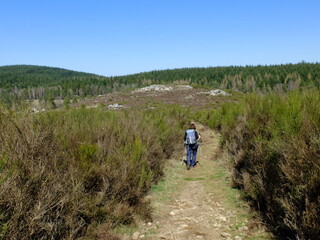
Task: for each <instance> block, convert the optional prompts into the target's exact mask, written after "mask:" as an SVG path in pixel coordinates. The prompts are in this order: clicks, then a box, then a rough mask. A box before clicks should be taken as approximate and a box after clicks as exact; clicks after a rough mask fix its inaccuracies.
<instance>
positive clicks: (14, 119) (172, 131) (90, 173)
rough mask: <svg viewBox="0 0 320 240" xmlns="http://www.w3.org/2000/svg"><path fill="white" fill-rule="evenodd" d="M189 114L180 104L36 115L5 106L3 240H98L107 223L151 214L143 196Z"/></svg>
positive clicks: (0, 165)
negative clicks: (154, 108)
mask: <svg viewBox="0 0 320 240" xmlns="http://www.w3.org/2000/svg"><path fill="white" fill-rule="evenodd" d="M182 115H183V111H182V110H181V109H178V108H177V107H175V108H169V109H158V110H157V111H144V112H129V111H128V112H105V111H103V110H102V109H101V108H96V109H93V108H90V109H87V108H80V109H65V110H60V111H51V112H50V111H49V112H44V113H40V114H35V115H30V114H23V113H14V112H8V111H6V110H5V109H3V108H1V109H0V141H1V144H0V180H1V182H0V236H1V238H2V239H77V238H80V237H83V236H91V237H94V236H95V235H96V234H98V235H99V234H100V233H99V232H101V231H100V229H99V226H103V228H106V229H110V228H112V227H113V226H116V225H117V224H128V223H131V222H132V220H133V219H134V217H135V216H136V215H141V216H143V217H150V209H149V208H148V204H147V203H146V202H144V200H143V196H144V195H145V194H146V193H147V192H148V190H149V189H150V186H151V184H152V183H155V182H157V181H158V180H159V179H160V178H161V176H162V175H163V166H164V161H165V158H168V157H170V156H171V155H172V153H173V152H174V151H175V150H176V149H177V147H179V144H177V143H178V141H179V140H180V138H177V136H180V135H182V134H181V131H182V130H181V128H180V127H181V126H183V125H185V123H186V120H185V117H182ZM180 147H182V146H180ZM105 231H106V230H104V234H107V235H108V236H109V233H106V232H105ZM110 236H111V235H110ZM114 239H116V238H114Z"/></svg>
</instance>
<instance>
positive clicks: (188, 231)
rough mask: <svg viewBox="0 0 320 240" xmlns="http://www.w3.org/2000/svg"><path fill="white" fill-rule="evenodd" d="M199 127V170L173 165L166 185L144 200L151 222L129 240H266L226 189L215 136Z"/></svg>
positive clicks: (159, 187)
mask: <svg viewBox="0 0 320 240" xmlns="http://www.w3.org/2000/svg"><path fill="white" fill-rule="evenodd" d="M199 126H200V125H198V130H199V132H200V133H201V136H202V139H203V145H202V146H201V147H200V149H199V151H198V160H199V164H198V165H197V166H196V167H195V168H192V169H190V170H186V168H185V166H184V165H183V164H182V161H181V160H180V161H178V160H172V162H171V165H170V166H169V167H168V170H167V177H166V178H167V179H165V180H164V181H163V182H162V183H160V184H159V185H160V186H157V187H156V190H157V189H158V191H154V193H153V194H151V195H150V196H149V198H150V200H151V203H152V207H153V208H154V216H153V222H148V223H144V224H142V226H141V227H139V229H138V231H136V232H135V233H134V234H133V235H132V236H131V239H142V238H143V239H150V240H156V239H157V240H158V239H167V240H194V239H204V240H219V239H226V240H231V239H235V240H242V239H269V238H268V237H267V234H266V233H265V230H264V229H263V228H262V227H261V226H259V227H257V225H256V224H252V220H250V219H249V216H250V214H249V213H248V206H247V205H246V204H245V203H244V202H242V201H241V200H239V201H238V199H237V198H238V197H239V194H238V193H237V190H235V189H232V188H231V187H230V186H229V180H228V179H227V178H228V177H227V176H226V175H225V173H226V171H225V168H224V167H222V166H221V161H220V162H219V161H218V158H217V151H218V146H219V144H218V140H219V135H218V134H217V133H215V132H214V131H212V130H210V129H209V128H206V127H203V126H200V127H199ZM223 169H224V170H223ZM259 236H260V238H259ZM250 237H253V238H250Z"/></svg>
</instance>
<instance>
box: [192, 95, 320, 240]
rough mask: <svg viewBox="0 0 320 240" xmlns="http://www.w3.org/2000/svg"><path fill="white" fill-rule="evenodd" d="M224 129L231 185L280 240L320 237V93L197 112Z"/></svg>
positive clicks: (249, 100)
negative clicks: (235, 187) (230, 166)
mask: <svg viewBox="0 0 320 240" xmlns="http://www.w3.org/2000/svg"><path fill="white" fill-rule="evenodd" d="M198 115H199V117H201V118H202V120H203V121H207V122H209V123H210V122H211V123H213V124H212V127H216V128H218V129H220V130H221V133H222V143H221V144H222V147H223V148H225V149H226V150H227V151H228V152H229V155H230V159H231V161H232V171H233V181H234V183H235V185H236V186H237V187H239V188H241V189H243V191H244V193H245V196H246V198H247V199H248V200H250V201H251V203H252V204H253V206H254V207H255V208H256V209H257V210H259V211H260V212H261V213H262V215H263V216H264V219H265V220H266V222H267V223H269V225H270V226H271V230H272V231H273V232H274V233H275V234H276V235H277V236H280V238H281V239H284V238H290V239H318V238H319V236H320V228H319V226H320V92H319V91H318V90H306V91H303V92H291V93H288V94H269V95H266V96H261V95H249V96H247V97H246V98H245V99H244V100H243V101H241V102H240V103H232V104H231V103H228V105H225V106H223V107H222V108H221V109H217V110H213V111H209V112H202V113H199V114H198Z"/></svg>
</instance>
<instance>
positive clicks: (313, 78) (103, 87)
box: [0, 62, 320, 100]
mask: <svg viewBox="0 0 320 240" xmlns="http://www.w3.org/2000/svg"><path fill="white" fill-rule="evenodd" d="M155 83H164V84H170V83H184V84H193V85H202V86H209V87H215V88H223V89H233V90H236V91H243V92H254V91H262V92H268V91H273V90H277V91H279V90H280V91H287V90H293V89H298V88H300V87H302V88H304V87H316V88H319V87H320V64H319V63H305V62H301V63H299V64H285V65H272V66H262V65H259V66H245V67H240V66H230V67H208V68H182V69H173V70H158V71H151V72H143V73H138V74H133V75H126V76H118V77H104V76H99V75H94V74H89V73H82V72H75V71H70V70H65V69H60V68H52V67H43V66H30V65H15V66H4V67H0V92H1V93H0V94H1V96H2V98H4V99H7V100H8V99H47V98H49V97H51V98H52V97H54V98H57V97H58V98H64V97H66V96H70V97H73V96H79V97H86V96H96V95H99V94H105V93H108V92H112V91H115V90H121V89H125V88H132V87H142V86H145V85H149V84H155Z"/></svg>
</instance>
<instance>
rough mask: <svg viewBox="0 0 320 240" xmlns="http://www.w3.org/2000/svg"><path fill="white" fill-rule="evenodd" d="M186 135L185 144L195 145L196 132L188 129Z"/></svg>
mask: <svg viewBox="0 0 320 240" xmlns="http://www.w3.org/2000/svg"><path fill="white" fill-rule="evenodd" d="M186 133H187V139H186V141H187V144H195V143H196V132H195V130H194V129H188V130H187V131H186Z"/></svg>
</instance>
